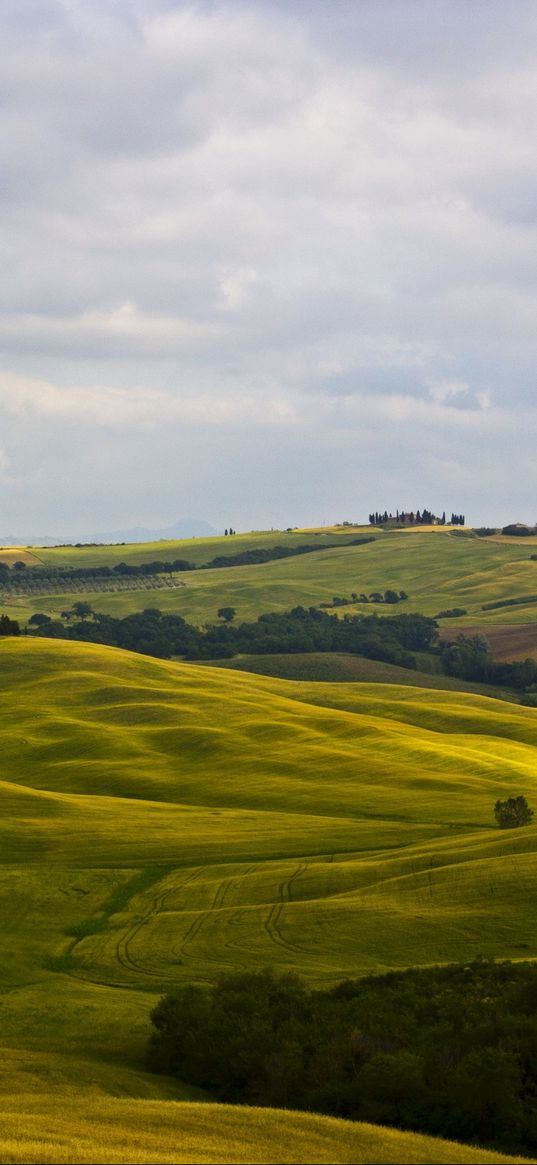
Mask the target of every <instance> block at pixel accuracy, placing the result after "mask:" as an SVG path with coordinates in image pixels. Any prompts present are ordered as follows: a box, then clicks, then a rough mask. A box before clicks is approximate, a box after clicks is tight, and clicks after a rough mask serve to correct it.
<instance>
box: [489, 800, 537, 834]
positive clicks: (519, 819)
mask: <svg viewBox="0 0 537 1165" xmlns="http://www.w3.org/2000/svg"><path fill="white" fill-rule="evenodd" d="M494 816H495V818H496V821H497V822H498V825H499V826H500V829H515V828H516V827H517V826H518V825H529V823H530V821H531V819H532V817H533V809H530V807H529V805H528V802H527V801H526V798H525V797H508V798H507V801H497V802H496V804H495V806H494Z"/></svg>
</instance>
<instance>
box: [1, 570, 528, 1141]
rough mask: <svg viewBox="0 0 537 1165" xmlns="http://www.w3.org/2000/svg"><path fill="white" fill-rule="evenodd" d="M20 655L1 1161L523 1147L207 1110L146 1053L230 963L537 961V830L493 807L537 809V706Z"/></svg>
mask: <svg viewBox="0 0 537 1165" xmlns="http://www.w3.org/2000/svg"><path fill="white" fill-rule="evenodd" d="M366 549H367V547H366ZM334 553H337V552H334ZM0 653H1V663H2V667H1V669H0V685H1V688H2V701H3V706H4V710H5V715H4V717H3V723H2V728H1V730H0V737H1V744H2V756H3V766H2V781H1V782H0V793H1V796H2V798H3V813H2V816H1V819H0V830H1V834H2V846H1V851H0V852H1V855H2V863H1V866H0V897H1V901H2V905H1V917H2V922H3V931H4V943H3V944H2V954H1V956H0V958H1V962H0V990H1V1002H2V1020H3V1022H2V1045H3V1054H2V1068H1V1070H0V1089H1V1091H2V1093H3V1137H4V1141H3V1144H2V1149H1V1154H2V1156H1V1159H2V1160H3V1161H14V1162H15V1161H23V1160H24V1161H64V1160H65V1161H67V1160H69V1161H78V1160H80V1161H85V1160H95V1159H96V1157H97V1159H98V1160H100V1161H108V1160H109V1161H138V1160H140V1161H141V1160H150V1161H181V1160H185V1161H187V1160H188V1161H230V1162H232V1161H241V1160H249V1161H268V1160H273V1161H301V1160H306V1159H311V1160H313V1161H351V1160H352V1161H364V1162H365V1161H373V1160H375V1161H401V1162H403V1161H406V1160H408V1161H421V1160H423V1161H431V1162H432V1161H441V1160H446V1161H457V1160H464V1161H469V1160H476V1161H477V1160H483V1161H486V1160H501V1159H502V1158H501V1156H500V1155H499V1154H484V1153H481V1155H480V1152H479V1150H477V1149H476V1150H467V1149H462V1150H461V1148H460V1147H457V1146H449V1145H447V1143H440V1142H432V1141H430V1140H428V1139H427V1138H419V1137H417V1136H416V1137H413V1136H412V1135H410V1134H400V1133H397V1132H395V1131H393V1130H391V1131H388V1130H378V1129H372V1128H366V1127H365V1126H360V1125H349V1124H347V1123H346V1122H340V1121H329V1120H328V1118H321V1117H313V1116H309V1115H304V1114H301V1115H299V1114H294V1113H283V1114H282V1113H271V1112H270V1111H266V1110H264V1111H263V1113H262V1114H261V1115H260V1114H258V1113H255V1112H253V1111H251V1110H228V1109H226V1108H225V1107H220V1106H218V1107H217V1108H214V1107H212V1108H211V1109H210V1112H209V1114H208V1113H207V1109H206V1103H205V1102H206V1100H207V1098H206V1097H204V1096H203V1095H199V1094H198V1095H194V1094H193V1090H192V1089H190V1090H189V1089H186V1088H182V1087H181V1086H180V1085H179V1086H178V1085H177V1084H176V1083H173V1082H171V1081H168V1080H166V1079H165V1078H164V1079H161V1078H157V1077H154V1076H151V1075H150V1074H149V1073H147V1072H146V1071H145V1069H144V1051H145V1046H146V1042H147V1038H148V1034H149V1012H150V1010H151V1008H152V1006H153V1005H154V1003H155V1002H156V1000H157V999H158V998H159V995H160V994H161V992H162V991H163V990H166V989H168V988H169V987H170V986H172V985H173V984H175V983H181V982H199V983H204V982H208V981H211V980H212V979H213V978H214V977H215V975H217V974H218V973H219V972H220V971H229V970H233V969H243V968H244V969H248V968H256V967H259V966H260V965H267V964H272V965H273V966H274V967H275V968H276V969H278V970H294V971H298V972H299V973H300V974H301V975H302V976H303V977H304V978H305V979H306V980H307V981H308V982H309V983H312V984H314V985H315V984H318V985H324V984H330V983H334V982H337V981H338V980H340V979H341V978H344V977H346V976H350V977H355V976H357V975H359V974H361V973H364V972H372V971H373V972H381V971H385V970H388V969H392V968H402V967H407V966H411V965H428V964H431V963H439V962H440V963H442V962H450V961H454V960H469V959H473V958H475V957H476V956H479V955H484V956H496V957H499V958H506V957H508V958H511V959H521V958H522V959H525V958H530V959H533V958H535V957H537V938H536V936H535V932H534V928H533V925H532V920H533V918H534V917H535V909H536V906H537V883H536V880H535V869H536V862H537V856H536V851H537V826H534V825H531V826H529V827H527V828H525V829H522V830H516V831H500V830H498V829H497V828H496V826H495V824H494V817H493V806H494V803H495V801H496V799H497V798H498V797H504V796H506V795H516V794H518V793H520V792H523V793H524V794H525V795H526V796H527V797H528V800H529V803H530V805H531V804H532V803H533V804H535V801H536V800H537V797H536V793H537V765H536V759H537V714H536V713H535V711H534V710H532V709H529V708H523V707H520V706H518V705H514V704H507V703H505V702H503V701H501V700H492V699H489V698H486V697H483V696H479V695H472V694H465V693H460V692H451V691H444V690H429V689H426V688H419V687H412V686H403V685H400V684H397V683H392V684H378V683H338V684H333V683H322V682H313V681H311V682H309V681H304V680H302V681H293V680H282V679H277V678H273V677H264V676H258V675H252V674H247V673H241V672H239V671H231V670H224V669H216V668H208V667H202V666H196V665H187V664H177V663H167V662H162V661H156V660H152V659H149V658H146V657H142V656H137V655H135V654H133V653H124V652H121V651H118V650H115V649H111V648H101V647H97V646H93V645H84V644H80V643H67V642H53V641H48V642H47V641H46V640H31V639H22V640H13V639H6V640H5V641H4V642H2V643H1V644H0ZM99 1125H100V1127H99ZM472 1152H473V1153H474V1156H473V1157H472V1156H469V1153H472ZM92 1154H93V1156H92ZM442 1154H443V1155H442ZM510 1159H511V1160H513V1158H510Z"/></svg>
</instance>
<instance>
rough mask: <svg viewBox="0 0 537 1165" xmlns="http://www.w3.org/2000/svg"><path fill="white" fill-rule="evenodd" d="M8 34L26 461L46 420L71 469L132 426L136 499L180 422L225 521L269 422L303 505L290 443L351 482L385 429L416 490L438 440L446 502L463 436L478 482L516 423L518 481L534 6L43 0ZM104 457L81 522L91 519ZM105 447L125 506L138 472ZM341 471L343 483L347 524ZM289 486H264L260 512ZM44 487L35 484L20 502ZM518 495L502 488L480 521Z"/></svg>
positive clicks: (6, 334) (534, 185)
mask: <svg viewBox="0 0 537 1165" xmlns="http://www.w3.org/2000/svg"><path fill="white" fill-rule="evenodd" d="M3 32H4V35H3V43H2V46H1V47H0V61H1V63H2V68H1V70H0V76H1V77H2V82H1V85H2V92H1V96H2V101H1V103H0V134H1V136H2V145H3V156H4V157H5V159H6V163H7V164H6V166H5V173H6V180H5V182H4V183H3V184H2V190H1V191H0V202H1V205H2V216H1V220H0V223H1V225H0V247H1V249H2V257H3V272H4V279H3V281H2V286H1V288H0V345H1V348H2V352H3V357H2V363H1V366H0V367H1V369H2V373H3V375H2V378H1V381H0V407H1V408H2V410H3V412H4V414H5V417H6V418H7V420H6V424H7V429H6V432H5V435H3V443H4V445H5V448H6V454H7V456H8V457H9V459H10V462H11V464H12V465H13V464H14V463H16V462H17V460H19V461H20V459H21V457H23V456H24V449H25V448H26V449H27V450H28V449H32V450H34V451H35V450H36V449H37V445H38V437H39V432H38V426H39V425H46V426H48V425H52V424H53V423H54V425H55V426H56V433H57V437H58V440H60V438H61V437H63V444H64V448H65V449H66V448H67V443H68V441H69V440H71V441H73V440H74V437H73V426H76V425H77V424H84V425H85V426H86V427H87V430H88V432H87V441H88V442H89V447H90V452H91V449H93V456H94V457H95V458H97V457H98V456H101V454H98V453H97V449H98V445H97V444H92V441H93V440H94V439H95V442H97V437H96V436H95V434H97V433H98V432H99V433H100V434H101V440H104V436H103V435H104V434H105V433H106V434H115V439H116V440H117V434H118V433H119V432H120V431H127V430H128V432H129V433H130V434H131V437H132V441H133V442H134V444H133V449H134V446H135V445H136V441H137V440H138V438H141V435H142V434H143V435H144V439H145V446H144V453H143V456H144V465H146V466H147V470H146V471H144V480H145V481H146V483H147V480H148V478H149V476H150V471H151V468H152V470H153V473H154V475H155V480H157V479H158V480H160V476H159V475H160V470H159V466H160V464H161V462H162V442H163V440H165V438H164V437H163V431H164V426H165V425H168V426H170V430H171V432H172V433H174V434H176V433H177V431H178V427H180V426H184V427H185V428H186V429H188V430H189V431H190V432H194V430H195V431H196V434H197V436H196V441H195V448H196V455H197V458H198V462H197V464H196V465H195V466H193V465H192V464H191V463H190V461H189V466H188V473H189V474H190V479H189V480H193V479H192V474H194V477H195V479H196V480H197V481H199V483H200V489H202V488H203V491H204V493H203V498H204V501H203V506H204V508H205V512H206V515H207V517H208V518H209V519H211V518H212V515H213V507H214V508H217V507H218V504H219V501H218V498H219V495H220V494H221V493H222V491H225V490H229V491H230V492H232V493H233V494H234V495H235V486H234V484H233V483H232V481H231V478H230V475H229V474H228V472H227V470H226V469H225V468H224V462H225V457H226V456H227V453H226V450H229V449H230V448H231V445H233V449H234V457H235V461H234V472H235V473H236V475H237V478H238V480H239V482H240V483H242V496H243V497H245V496H246V494H248V496H249V498H250V495H251V493H252V491H251V487H250V485H249V483H247V481H246V478H245V474H246V466H247V464H249V449H250V446H252V447H253V446H255V447H256V448H258V444H256V442H258V433H259V431H260V430H261V429H262V428H263V426H265V427H267V429H270V431H271V432H274V431H276V430H278V431H279V430H281V432H282V433H285V434H286V437H285V442H287V444H285V448H286V449H287V451H288V456H289V458H290V460H289V462H288V464H287V465H286V466H284V465H282V463H281V459H280V455H279V452H278V451H277V450H276V448H275V446H274V444H273V442H272V438H271V439H270V440H269V442H268V447H267V450H266V455H267V456H269V454H270V455H271V456H272V458H273V463H274V474H277V475H278V478H279V480H280V482H281V483H282V490H283V489H284V486H285V488H286V490H287V496H288V497H289V498H296V499H297V505H298V504H299V501H298V499H300V506H302V507H303V510H304V511H305V510H306V509H307V507H308V504H309V503H308V501H307V499H308V496H309V497H310V499H311V505H312V507H313V506H317V505H318V504H320V501H319V497H318V496H317V494H316V489H317V487H316V485H314V482H315V476H316V474H318V468H316V465H315V463H314V462H313V461H312V462H311V463H310V460H309V459H308V457H306V455H305V453H304V452H303V451H301V449H300V443H299V442H300V434H302V438H303V441H307V442H309V444H310V447H311V448H312V449H313V448H315V449H317V451H318V453H319V456H322V448H323V441H325V440H327V434H331V435H333V440H334V442H335V443H336V448H337V456H338V457H340V458H343V461H344V462H345V464H348V466H349V475H350V466H351V465H352V453H351V450H350V449H349V450H348V451H345V449H346V446H344V445H342V444H341V443H342V442H344V440H345V438H344V433H343V429H344V426H347V427H348V432H349V434H352V438H353V440H354V442H355V444H356V447H357V448H359V449H360V456H361V457H362V458H363V459H364V460H363V464H364V465H366V466H368V467H369V469H370V462H369V457H368V455H367V451H366V450H365V449H364V445H363V442H362V441H361V436H360V426H363V427H365V428H367V433H368V441H369V443H370V446H371V447H374V448H375V450H376V455H375V456H376V461H375V464H376V466H378V469H379V472H381V471H382V472H381V476H382V473H384V474H385V477H386V482H387V485H386V488H388V486H389V482H391V481H392V480H395V478H396V477H397V473H399V474H400V477H401V481H402V482H403V481H404V482H406V483H407V488H408V491H409V493H410V494H411V493H412V489H413V488H416V489H417V488H418V485H419V481H420V474H419V472H417V470H416V440H417V438H416V434H418V435H419V438H420V439H421V440H422V442H423V452H422V455H423V457H424V458H425V459H426V458H428V457H429V455H430V450H431V447H435V446H438V449H437V461H436V465H437V470H436V472H437V475H439V481H440V482H441V480H442V476H443V475H445V480H446V485H447V486H449V489H452V488H453V475H452V474H451V471H450V470H449V466H451V465H453V464H454V463H458V458H457V456H455V457H454V458H453V457H452V456H451V451H444V450H443V446H444V444H445V443H446V441H448V439H449V440H451V436H448V435H454V434H458V440H459V441H462V440H464V442H465V457H466V458H467V459H469V461H470V463H475V464H476V466H477V465H479V466H480V467H481V472H484V470H483V456H484V452H483V448H482V446H483V442H485V444H486V443H489V446H490V450H491V455H492V451H494V458H495V459H496V460H497V456H498V446H497V444H496V442H497V441H499V440H500V433H501V431H502V430H503V433H504V434H505V435H506V437H508V441H507V440H506V441H504V446H503V449H502V454H501V455H502V457H503V459H504V461H505V462H506V463H508V464H510V465H511V466H512V470H511V473H510V475H509V474H508V475H507V480H508V481H509V476H510V481H511V486H510V487H508V488H510V489H511V490H513V491H514V490H515V485H514V484H513V483H514V482H515V481H516V474H517V469H518V464H519V463H518V460H517V451H516V447H517V440H516V433H517V427H518V432H520V433H521V434H522V437H521V441H522V444H524V441H525V440H526V433H527V426H528V425H533V423H534V412H533V406H534V399H535V387H534V377H535V373H534V369H535V366H536V356H537V353H536V336H537V329H536V324H537V311H536V303H537V222H536V217H537V216H536V213H535V206H536V205H537V204H536V195H537V159H536V157H535V151H534V149H533V127H534V124H535V120H536V118H537V91H536V89H535V85H534V57H535V51H536V50H537V15H536V13H535V9H534V6H533V5H531V4H529V3H526V2H525V0H518V2H517V0H515V4H514V6H512V7H511V9H510V11H509V14H508V13H507V11H506V9H505V7H504V6H502V5H500V4H499V2H497V0H488V2H487V3H486V4H485V3H483V2H482V0H475V3H473V4H472V5H459V4H457V5H454V4H453V3H452V2H451V0H434V3H432V4H430V5H428V6H427V13H426V14H425V11H424V5H423V3H422V2H421V0H384V2H383V3H382V4H378V3H376V2H373V0H363V2H361V3H360V4H356V3H355V2H354V0H333V2H332V3H331V4H330V5H328V6H327V5H326V4H323V3H320V2H319V3H318V2H317V0H312V2H311V3H309V4H307V5H305V4H303V3H302V2H301V0H289V2H287V3H285V4H284V3H280V2H278V0H252V2H251V3H238V2H237V0H233V2H231V0H223V2H222V3H219V4H216V3H212V2H209V0H206V2H205V0H204V2H201V0H199V2H192V3H191V2H189V0H176V2H174V3H173V4H170V3H167V2H164V0H162V2H160V0H134V2H131V0H118V2H117V3H115V4H114V5H109V4H105V3H104V0H96V3H95V4H92V5H91V6H90V7H88V6H87V5H83V4H82V3H81V0H69V3H64V2H61V0H41V2H40V3H39V4H32V5H25V6H22V7H21V6H20V5H15V4H8V5H7V6H6V17H5V22H4V29H3ZM23 417H24V420H25V430H24V434H23V433H22V430H21V428H20V424H21V418H23ZM34 426H35V428H34ZM90 430H91V433H93V434H94V437H91V438H90V436H89V433H90ZM216 430H219V431H221V433H222V434H223V436H222V444H223V447H224V452H223V454H222V458H219V456H218V451H217V450H216V449H215V445H214V437H215V432H216ZM395 432H397V433H398V444H396V445H392V437H393V434H394V433H395ZM49 439H50V434H49ZM110 439H111V440H112V437H110ZM330 439H331V440H332V436H331V437H330ZM282 440H283V438H282ZM453 440H455V437H454V436H453ZM295 441H296V442H297V443H298V444H296V443H293V442H295ZM25 443H26V444H25ZM106 448H107V451H108V453H109V454H110V456H112V454H111V452H110V450H111V448H112V447H111V446H110V447H108V446H106ZM136 448H137V453H136V456H137V457H139V456H140V450H139V446H136ZM297 450H298V452H297ZM90 452H88V457H87V459H83V460H82V461H81V462H80V466H81V469H80V473H81V474H82V469H83V472H84V474H85V475H86V476H85V477H83V476H82V477H81V478H80V482H79V486H78V487H77V488H78V490H79V492H78V495H77V504H78V505H79V506H80V505H81V504H82V500H83V498H84V496H86V498H87V499H89V498H91V499H92V505H96V504H97V496H98V495H97V493H96V483H95V480H94V477H95V475H94V474H92V470H91V456H90ZM444 452H445V455H444ZM116 456H117V466H116V469H115V470H114V468H113V466H112V467H111V470H110V474H108V475H107V477H106V487H107V488H108V489H109V490H110V489H111V488H112V490H113V486H111V483H112V482H114V481H117V480H118V478H119V476H120V475H122V478H123V480H125V475H127V478H128V475H129V474H130V475H131V478H130V480H131V481H134V477H135V475H136V469H135V468H134V461H133V464H132V465H130V467H129V465H127V461H126V458H127V452H126V451H122V450H121V449H119V448H118V450H117V455H116ZM132 456H133V458H134V459H135V454H134V452H133V453H132ZM230 456H231V454H230ZM263 456H265V453H264V454H263ZM36 457H37V461H38V463H39V464H40V465H42V466H43V470H42V472H43V474H45V468H44V467H45V466H48V472H50V473H52V472H53V470H52V468H51V462H50V460H48V459H47V457H46V456H45V454H43V453H36ZM170 457H171V454H170ZM64 459H65V464H66V465H67V464H69V466H70V457H69V455H68V454H67V453H64ZM297 459H298V461H297ZM345 459H348V460H347V461H346V460H345ZM63 463H64V462H63V460H62V458H60V461H59V463H58V468H57V470H56V471H54V472H56V476H57V478H58V482H59V481H60V478H61V466H62V464H63ZM297 463H298V464H300V465H301V466H302V467H303V472H307V474H308V475H309V478H308V481H307V482H306V484H305V485H304V487H302V486H299V485H298V482H297V474H296V465H297ZM220 464H221V469H219V465H220ZM368 471H369V470H368ZM174 472H176V473H177V472H179V470H178V468H177V467H175V468H174ZM185 472H186V470H185ZM219 472H220V473H221V477H219V476H218V475H219ZM376 472H377V471H376V470H375V473H376ZM66 473H67V470H66ZM114 474H115V476H114ZM58 475H59V476H58ZM455 476H456V475H455ZM530 477H531V471H530ZM29 480H30V479H29ZM531 480H532V481H533V478H531ZM181 481H183V484H185V482H186V479H179V480H178V484H177V495H176V496H177V497H178V498H180V497H181V488H180V487H181ZM349 481H350V476H346V471H345V472H344V470H343V468H342V470H341V475H340V485H339V486H337V488H336V487H335V486H334V490H331V491H330V497H332V499H333V501H332V503H331V504H333V505H338V504H340V502H341V504H343V501H344V499H345V497H346V495H347V491H348V488H349ZM413 481H415V482H416V485H415V486H413V484H412V483H413ZM431 482H432V483H434V474H432V477H431ZM308 487H309V488H308ZM527 487H528V488H529V487H530V482H529V481H528V483H527ZM84 488H86V491H87V492H86V495H84ZM103 488H104V487H103ZM185 488H186V486H185ZM323 488H324V489H325V494H326V491H327V489H329V483H327V482H326V481H325V483H324V487H323ZM375 488H376V491H377V493H376V500H375V499H374V500H373V504H374V505H376V504H382V503H381V502H380V501H379V491H380V492H383V486H382V481H381V480H379V481H378V483H377V484H376V486H375ZM390 488H392V487H390ZM439 488H440V487H439ZM466 488H467V489H468V490H469V493H470V497H469V504H465V503H464V501H460V502H457V504H455V502H454V508H459V509H466V510H470V508H471V498H472V497H474V498H475V504H476V507H483V505H484V501H483V498H482V495H481V491H480V487H479V480H478V475H477V473H476V475H475V476H474V478H473V484H472V485H471V486H470V484H468V479H467V481H466ZM58 489H60V486H59V485H58ZM64 489H65V497H66V498H67V496H68V493H69V489H68V482H67V477H66V478H65V481H64ZM340 490H341V492H339V491H340ZM273 491H274V487H273V484H272V479H271V475H270V473H269V470H268V467H267V474H266V477H265V478H264V479H263V482H261V481H260V482H259V488H258V489H257V494H258V505H259V511H260V512H261V511H263V512H265V513H266V512H267V506H268V499H269V498H270V497H271V496H272V497H274V492H273ZM237 492H240V491H239V487H238V486H237ZM254 492H256V491H254ZM261 495H263V496H261ZM115 496H116V497H117V499H118V505H119V504H120V497H121V491H119V492H116V494H115ZM34 497H35V495H33V494H32V492H31V489H30V485H29V486H28V491H27V494H26V496H25V502H24V504H26V505H28V506H31V505H32V499H33V498H34ZM58 497H60V494H58V495H57V496H56V501H55V502H54V505H56V506H57V505H58ZM504 497H505V483H503V482H502V484H501V486H500V485H499V486H498V489H497V491H496V493H495V491H494V485H493V483H491V484H490V488H489V493H488V498H489V501H488V503H487V504H490V505H491V507H494V506H495V505H498V506H499V505H500V504H501V505H504ZM314 498H315V499H316V500H314ZM11 500H12V495H11V494H10V492H9V488H8V491H7V499H6V501H7V504H8V506H9V505H10V504H11ZM408 500H409V503H410V504H412V505H414V504H418V503H417V501H416V502H415V501H414V499H413V498H412V497H409V499H408ZM431 500H432V499H431ZM39 504H40V505H41V504H42V503H41V501H40V503H39ZM62 504H67V501H65V502H64V503H62ZM69 504H70V503H69ZM88 504H89V502H88ZM99 504H101V503H99ZM103 504H104V502H103ZM125 504H126V503H125V499H123V500H122V501H121V505H125ZM153 504H154V506H155V507H156V506H157V501H156V494H155V500H154V503H153ZM165 504H167V502H166V503H164V502H163V505H165ZM274 504H275V506H276V502H274ZM446 504H447V505H448V506H449V504H450V503H449V501H447V502H446ZM514 504H515V503H514V493H513V505H514ZM517 504H518V503H517ZM21 505H22V501H21ZM51 505H52V502H51ZM248 505H249V506H250V510H249V511H248V512H252V508H253V502H251V503H250V501H249V502H248ZM278 505H280V503H278ZM442 508H443V507H442ZM196 510H197V512H200V508H199V505H198V506H197V507H196ZM364 512H367V511H366V510H364ZM480 512H481V511H480ZM244 514H245V517H244V521H247V520H250V519H247V518H246V505H245V504H244ZM73 516H75V515H73ZM169 516H170V519H171V520H173V518H174V517H175V514H171V515H169ZM302 516H303V518H304V520H308V518H311V519H312V520H314V519H315V513H313V512H312V513H310V514H307V513H305V512H303V513H302ZM482 516H483V520H485V517H486V515H482ZM167 517H168V515H167V514H163V515H162V519H163V520H162V523H161V522H160V521H159V524H164V521H165V520H166V519H167ZM489 518H490V520H491V521H492V520H493V519H494V514H490V515H489ZM133 520H134V521H138V516H137V515H136V514H133ZM229 520H231V519H229V518H228V521H227V523H226V524H229ZM252 520H253V521H254V522H255V521H256V519H255V516H254V517H253V519H252ZM274 520H276V518H275V519H274ZM122 522H123V515H122V514H120V513H118V514H117V519H116V518H115V519H114V523H113V524H114V525H119V524H121V523H122ZM25 524H26V525H27V523H25ZM234 524H235V525H239V524H240V520H239V519H234ZM286 524H288V523H287V522H286Z"/></svg>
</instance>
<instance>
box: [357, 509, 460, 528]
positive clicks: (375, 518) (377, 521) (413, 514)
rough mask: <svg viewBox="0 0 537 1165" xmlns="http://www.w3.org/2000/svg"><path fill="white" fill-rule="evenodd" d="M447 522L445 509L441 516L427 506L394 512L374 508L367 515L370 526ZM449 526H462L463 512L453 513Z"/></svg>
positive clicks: (436, 524) (426, 524) (439, 524)
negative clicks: (420, 508) (421, 508)
mask: <svg viewBox="0 0 537 1165" xmlns="http://www.w3.org/2000/svg"><path fill="white" fill-rule="evenodd" d="M446 523H447V518H446V511H445V510H444V512H443V514H442V516H441V517H438V515H437V514H433V511H432V510H428V509H427V508H425V509H423V510H396V511H395V514H393V513H392V512H391V511H390V513H388V511H387V510H384V512H382V510H375V511H374V512H373V513H371V514H370V515H369V524H370V526H387V525H394V524H395V526H445V525H446ZM449 525H451V526H464V514H453V513H452V515H451V519H450V521H449Z"/></svg>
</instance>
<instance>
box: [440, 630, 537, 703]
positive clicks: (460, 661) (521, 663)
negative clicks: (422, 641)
mask: <svg viewBox="0 0 537 1165" xmlns="http://www.w3.org/2000/svg"><path fill="white" fill-rule="evenodd" d="M440 658H441V661H442V668H443V671H444V672H445V674H446V675H448V676H457V677H458V678H459V679H465V680H477V681H478V682H479V683H486V684H501V685H503V686H505V687H508V688H516V689H517V690H519V691H528V690H530V691H531V689H532V688H534V687H535V685H537V663H535V660H533V659H524V660H517V661H515V662H514V663H506V662H498V661H496V660H495V659H494V657H493V655H492V654H491V651H490V647H489V645H488V643H487V640H486V639H485V637H484V636H483V635H459V636H458V638H457V639H454V640H450V641H449V642H448V641H446V642H444V643H442V644H441V645H440Z"/></svg>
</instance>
